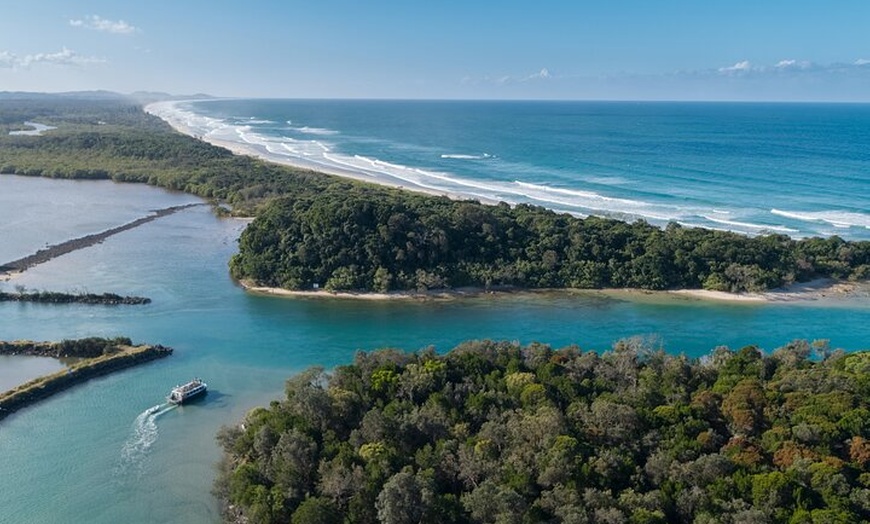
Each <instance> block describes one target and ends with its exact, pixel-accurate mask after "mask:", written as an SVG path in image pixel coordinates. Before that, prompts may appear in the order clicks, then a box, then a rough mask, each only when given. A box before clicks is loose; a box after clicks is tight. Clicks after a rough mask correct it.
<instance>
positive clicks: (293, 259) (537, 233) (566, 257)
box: [0, 97, 870, 291]
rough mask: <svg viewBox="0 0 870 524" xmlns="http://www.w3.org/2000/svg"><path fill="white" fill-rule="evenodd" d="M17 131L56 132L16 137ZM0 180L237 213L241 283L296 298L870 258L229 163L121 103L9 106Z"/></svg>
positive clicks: (779, 280) (588, 282)
mask: <svg viewBox="0 0 870 524" xmlns="http://www.w3.org/2000/svg"><path fill="white" fill-rule="evenodd" d="M24 121H36V122H40V123H44V124H50V125H52V126H56V127H57V129H53V130H51V131H49V132H47V133H45V134H44V135H43V136H39V137H30V136H10V135H9V134H8V130H11V129H13V128H14V127H16V126H20V125H21V123H22V122H24ZM0 172H3V173H17V174H23V175H33V176H48V177H56V178H92V179H112V180H116V181H126V182H144V183H148V184H152V185H156V186H160V187H164V188H169V189H176V190H182V191H186V192H189V193H192V194H195V195H199V196H201V197H205V198H209V199H213V200H214V201H215V202H216V203H226V204H229V205H230V206H231V207H232V210H233V212H234V213H236V214H244V215H250V216H255V217H256V218H255V220H254V221H253V222H252V223H251V224H250V226H248V228H247V229H246V230H245V232H244V233H243V235H242V238H241V242H240V251H239V253H238V255H237V256H235V257H234V258H233V260H232V261H231V263H230V267H231V272H232V274H233V276H234V277H235V278H237V279H240V280H247V281H251V282H252V283H254V284H257V285H265V286H275V287H283V288H288V289H302V290H306V289H313V288H315V287H318V288H321V289H327V290H336V291H337V290H358V291H391V290H415V291H423V290H429V289H441V288H451V287H464V286H474V287H480V288H496V287H499V286H515V287H522V288H563V287H575V288H607V287H633V288H642V289H672V288H694V289H698V288H706V289H711V290H724V291H761V290H765V289H770V288H775V287H779V286H781V285H784V284H789V283H792V282H801V281H806V280H809V279H813V278H819V277H829V278H835V279H854V280H862V279H866V278H868V277H870V242H847V241H844V240H842V239H840V238H838V237H831V238H826V239H822V238H811V239H804V240H793V239H790V238H788V237H786V236H783V235H761V236H757V237H746V236H743V235H739V234H735V233H728V232H722V231H714V230H706V229H699V228H686V227H681V226H679V225H677V224H671V225H670V226H668V227H667V228H665V229H661V228H658V227H654V226H651V225H649V224H647V223H645V222H642V221H640V222H636V223H633V224H628V223H625V222H621V221H617V220H610V219H605V218H597V217H590V218H586V219H581V218H577V217H574V216H571V215H567V214H558V213H555V212H553V211H549V210H547V209H544V208H540V207H534V206H529V205H519V206H515V207H511V206H508V205H507V204H501V205H496V206H492V205H485V204H481V203H478V202H475V201H455V200H450V199H448V198H446V197H435V196H428V195H422V194H414V193H410V192H407V191H401V190H396V189H392V188H386V187H381V186H374V185H370V184H364V183H360V182H355V181H351V180H347V179H341V178H337V177H333V176H328V175H323V174H320V173H316V172H312V171H307V170H301V169H294V168H289V167H285V166H280V165H275V164H269V163H266V162H262V161H259V160H256V159H253V158H249V157H246V156H237V155H233V154H232V153H231V152H229V151H227V150H226V149H222V148H219V147H215V146H211V145H209V144H207V143H204V142H202V141H199V140H196V139H194V138H192V137H188V136H185V135H182V134H179V133H176V132H174V131H172V129H171V128H170V127H169V126H168V125H167V124H166V123H165V122H163V121H162V120H160V119H158V118H157V117H154V116H151V115H148V114H145V113H144V112H143V111H142V109H141V107H140V106H138V105H137V104H135V103H133V102H131V101H129V100H127V99H124V98H121V97H116V98H106V99H102V100H88V99H64V98H44V97H40V98H32V99H22V98H21V97H19V98H18V99H15V100H2V99H0ZM219 209H220V208H219Z"/></svg>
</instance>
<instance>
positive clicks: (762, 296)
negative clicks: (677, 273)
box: [666, 278, 870, 303]
mask: <svg viewBox="0 0 870 524" xmlns="http://www.w3.org/2000/svg"><path fill="white" fill-rule="evenodd" d="M666 293H672V294H675V295H682V296H687V297H694V298H698V299H703V300H721V301H728V302H756V303H758V302H768V303H769V302H798V301H801V302H804V301H818V300H837V299H845V298H853V299H854V298H870V283H868V282H847V281H838V280H833V279H829V278H820V279H817V280H812V281H810V282H800V283H795V284H791V285H789V286H785V287H781V288H777V289H772V290H770V291H765V292H763V293H727V292H724V291H709V290H706V289H679V290H674V291H666Z"/></svg>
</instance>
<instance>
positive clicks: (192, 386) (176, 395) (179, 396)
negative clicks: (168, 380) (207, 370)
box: [166, 378, 208, 404]
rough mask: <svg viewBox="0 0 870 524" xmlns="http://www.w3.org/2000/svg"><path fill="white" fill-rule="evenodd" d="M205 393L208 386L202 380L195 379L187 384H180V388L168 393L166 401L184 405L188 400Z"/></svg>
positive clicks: (176, 387) (177, 387)
mask: <svg viewBox="0 0 870 524" xmlns="http://www.w3.org/2000/svg"><path fill="white" fill-rule="evenodd" d="M207 391H208V384H206V383H205V382H203V381H202V379H199V378H195V379H193V380H191V381H190V382H188V383H187V384H181V385H180V386H175V387H174V388H172V391H170V392H169V396H168V397H166V400H168V401H169V402H170V403H171V404H184V403H185V402H187V401H188V400H191V399H194V398H196V397H198V396H200V395H205V394H206V392H207Z"/></svg>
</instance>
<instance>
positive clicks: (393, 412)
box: [216, 340, 870, 523]
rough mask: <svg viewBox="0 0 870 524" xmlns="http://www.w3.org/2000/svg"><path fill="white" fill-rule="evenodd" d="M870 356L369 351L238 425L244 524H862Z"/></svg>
mask: <svg viewBox="0 0 870 524" xmlns="http://www.w3.org/2000/svg"><path fill="white" fill-rule="evenodd" d="M868 377H870V353H868V352H857V353H851V354H846V353H844V352H841V351H832V350H831V349H830V348H829V347H828V345H827V342H826V341H816V342H813V343H808V342H806V341H800V340H797V341H794V342H792V343H790V344H788V345H787V346H785V347H782V348H780V349H777V350H776V351H773V352H772V353H771V354H769V355H765V354H762V353H761V352H760V351H759V350H758V349H757V348H755V347H753V346H749V347H745V348H743V349H740V350H738V351H732V350H728V349H725V348H719V349H717V350H715V351H713V352H712V353H711V354H710V355H709V356H707V357H705V358H703V359H689V358H686V357H685V356H678V355H671V354H667V353H665V352H664V351H661V350H656V349H651V348H648V347H646V346H645V344H643V343H639V342H638V341H637V340H627V341H622V342H620V343H617V344H616V345H615V346H614V348H613V350H612V351H609V352H605V353H603V354H602V353H597V352H593V351H586V352H584V351H580V350H579V349H578V348H577V347H566V348H562V349H558V350H555V349H552V348H550V347H548V346H545V345H540V344H531V345H528V346H520V345H519V344H517V343H507V342H491V341H479V342H467V343H464V344H462V345H460V346H458V347H456V348H455V349H453V350H452V351H450V352H449V353H447V354H445V355H438V354H435V353H434V351H431V350H424V351H421V352H418V353H405V352H401V351H397V350H383V351H378V352H374V353H359V354H357V356H356V358H355V360H354V362H353V363H352V364H350V365H346V366H339V367H338V368H336V369H335V370H334V371H333V372H332V373H329V374H326V373H324V371H323V370H322V369H318V368H314V369H311V370H309V371H307V372H304V373H301V374H299V375H297V376H295V377H292V378H291V379H289V380H288V381H287V384H286V395H285V397H284V398H283V399H282V400H280V401H276V402H272V403H271V405H270V406H269V407H268V408H258V409H255V410H253V411H251V412H250V413H249V414H248V415H247V416H246V417H245V419H244V420H243V421H242V423H241V424H240V425H235V426H230V427H226V428H224V429H223V430H222V431H221V433H220V434H219V436H218V441H219V442H220V444H221V445H222V447H223V449H224V453H225V454H224V460H223V463H222V465H221V473H220V475H219V477H218V480H217V483H216V492H217V494H218V495H219V496H220V497H221V499H222V501H223V503H224V509H225V512H226V513H227V517H228V518H229V519H233V520H234V521H239V522H241V521H244V522H261V523H263V522H293V523H303V522H304V523H310V522H323V523H340V522H433V523H434V522H468V523H474V522H637V523H641V522H643V523H664V522H735V523H736V522H783V523H785V522H844V523H845V522H865V521H867V520H868V519H870V440H868V437H870V433H868V426H867V423H868V412H870V401H868V399H870V378H868Z"/></svg>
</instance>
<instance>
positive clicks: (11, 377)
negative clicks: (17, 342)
mask: <svg viewBox="0 0 870 524" xmlns="http://www.w3.org/2000/svg"><path fill="white" fill-rule="evenodd" d="M65 367H66V366H64V364H63V363H62V362H61V361H59V360H57V359H55V358H48V357H30V356H20V355H0V391H7V390H9V389H12V388H14V387H15V386H19V385H21V384H23V383H25V382H27V381H30V380H33V379H35V378H38V377H41V376H43V375H51V374H52V373H56V372H58V371H60V370H62V369H64V368H65Z"/></svg>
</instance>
